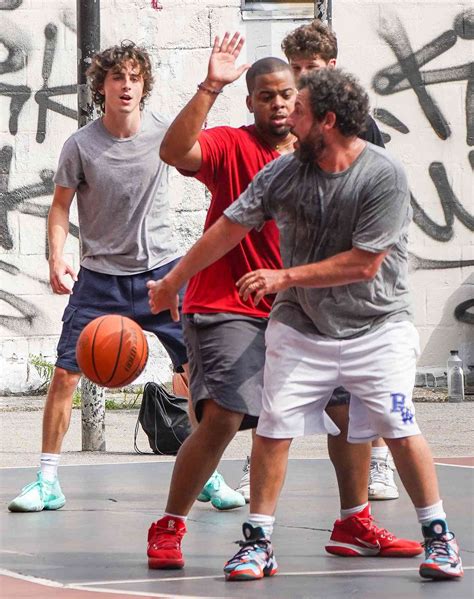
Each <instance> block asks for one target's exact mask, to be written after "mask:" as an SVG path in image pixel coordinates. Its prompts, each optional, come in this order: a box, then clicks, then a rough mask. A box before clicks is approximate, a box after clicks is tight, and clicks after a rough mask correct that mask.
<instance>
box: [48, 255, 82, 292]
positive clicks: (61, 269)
mask: <svg viewBox="0 0 474 599" xmlns="http://www.w3.org/2000/svg"><path fill="white" fill-rule="evenodd" d="M67 275H69V276H70V277H71V279H72V280H73V281H77V275H76V272H75V270H74V269H73V268H72V267H71V266H69V264H68V263H67V262H65V261H64V260H63V259H62V258H61V259H60V260H54V261H50V262H49V283H50V285H51V289H52V290H53V293H57V294H58V295H70V294H71V293H72V286H71V287H70V286H69V285H67V284H66V280H65V277H66V276H67Z"/></svg>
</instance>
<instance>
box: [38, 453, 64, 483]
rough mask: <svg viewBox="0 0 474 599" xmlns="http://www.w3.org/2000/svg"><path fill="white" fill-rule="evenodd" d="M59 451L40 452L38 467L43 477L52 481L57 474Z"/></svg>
mask: <svg viewBox="0 0 474 599" xmlns="http://www.w3.org/2000/svg"><path fill="white" fill-rule="evenodd" d="M60 457H61V454H59V453H42V454H41V457H40V468H41V474H42V475H43V478H44V479H45V480H47V481H49V482H53V481H54V479H55V478H56V477H57V475H58V466H59V458H60Z"/></svg>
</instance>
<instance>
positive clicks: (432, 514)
mask: <svg viewBox="0 0 474 599" xmlns="http://www.w3.org/2000/svg"><path fill="white" fill-rule="evenodd" d="M415 510H416V515H417V517H418V522H419V523H420V524H421V525H422V526H428V525H429V524H431V522H433V520H446V513H445V511H444V510H443V502H442V500H441V499H440V500H439V501H438V503H433V505H427V506H426V507H416V508H415Z"/></svg>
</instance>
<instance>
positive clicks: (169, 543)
mask: <svg viewBox="0 0 474 599" xmlns="http://www.w3.org/2000/svg"><path fill="white" fill-rule="evenodd" d="M182 538H183V534H182V533H180V532H179V531H177V532H173V533H169V532H167V531H166V530H164V529H162V528H158V527H157V526H155V527H153V528H152V529H151V531H150V534H149V540H148V543H149V544H150V545H151V546H152V547H154V548H156V549H175V548H176V545H179V542H180V541H181V539H182Z"/></svg>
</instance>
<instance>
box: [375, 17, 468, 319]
mask: <svg viewBox="0 0 474 599" xmlns="http://www.w3.org/2000/svg"><path fill="white" fill-rule="evenodd" d="M379 35H380V37H381V38H382V39H383V40H384V41H385V42H386V43H387V45H388V46H389V47H390V48H391V50H392V51H393V53H394V55H395V57H396V59H397V62H396V63H395V64H392V65H389V66H387V67H385V68H383V69H381V70H380V71H378V72H377V73H376V74H375V76H374V78H373V82H372V85H373V88H374V90H375V91H376V92H377V93H378V94H379V95H382V96H384V95H385V96H387V95H391V94H396V93H399V92H402V91H405V90H408V89H411V90H413V92H414V93H415V95H416V97H417V101H418V104H419V106H420V109H421V111H422V112H423V114H424V116H425V117H426V119H427V120H428V122H429V123H430V125H431V127H432V129H433V131H434V132H435V134H436V135H437V136H438V137H439V138H440V139H442V140H445V139H447V138H448V137H450V136H451V134H452V132H451V128H450V126H449V122H448V120H447V119H446V117H445V115H444V114H443V112H442V111H441V109H440V107H439V106H438V104H437V102H436V100H435V98H434V97H433V95H432V94H431V93H430V90H429V87H430V86H432V85H435V84H443V83H448V82H453V81H466V82H467V85H466V102H465V110H466V143H467V145H468V146H472V145H474V63H472V62H471V63H467V64H461V65H453V66H452V67H449V68H443V69H433V70H421V68H422V67H424V66H425V65H427V64H428V63H429V62H431V61H432V60H434V59H435V58H438V57H439V56H441V55H442V54H444V53H446V52H448V51H449V50H450V49H451V48H452V47H453V46H454V45H455V44H456V42H457V41H458V40H459V39H461V40H472V39H474V11H473V10H467V11H463V12H461V13H460V14H459V15H457V17H456V18H455V20H454V24H453V28H452V29H449V30H448V31H445V32H444V33H442V34H441V35H439V36H437V37H436V38H435V39H433V40H432V41H430V42H429V43H428V44H426V45H425V46H423V47H422V48H421V49H419V50H417V51H416V52H415V51H414V50H413V48H412V45H411V43H410V40H409V37H408V34H407V32H406V30H405V28H404V26H403V24H402V23H401V21H400V19H399V18H398V17H397V15H394V14H390V15H388V16H387V17H385V18H384V19H383V21H382V23H381V28H380V31H379ZM375 116H376V118H377V119H378V120H379V121H380V122H381V123H383V124H384V125H386V126H387V127H391V128H392V129H394V130H396V131H398V132H399V133H402V134H405V135H406V134H408V133H409V132H410V128H409V127H408V125H407V124H405V123H403V122H402V121H401V120H400V119H399V118H398V117H397V116H395V115H394V114H392V113H391V112H389V111H388V110H385V109H383V108H381V109H378V110H376V111H375ZM385 139H386V140H387V141H390V136H388V135H385ZM468 160H469V162H470V164H471V168H472V167H473V165H474V151H472V150H471V151H470V152H469V153H468ZM429 175H430V177H431V180H432V181H433V184H434V187H435V189H436V192H437V195H438V197H439V200H440V204H441V208H442V211H443V215H444V220H445V224H438V223H436V222H435V221H434V220H433V219H432V218H431V217H430V216H429V215H428V214H427V213H426V212H425V211H424V210H423V209H422V207H421V206H420V204H419V203H418V202H417V200H416V199H415V197H414V196H413V194H412V195H411V204H412V208H413V220H414V222H415V224H416V225H417V226H418V227H419V228H420V229H421V230H422V231H423V232H424V233H425V234H426V235H428V236H429V237H431V238H432V239H434V240H435V241H439V242H448V241H450V240H451V239H452V238H453V235H454V229H453V225H454V221H455V218H457V219H458V220H459V222H460V223H462V224H463V225H464V226H465V227H466V228H467V229H469V230H470V231H474V215H472V214H470V213H469V212H468V211H467V210H466V209H465V208H464V206H463V205H462V203H461V202H460V200H459V199H458V198H457V197H456V195H455V193H454V191H453V189H452V186H451V184H450V182H449V178H448V174H447V172H446V168H445V166H444V165H443V164H442V163H441V162H432V163H431V164H430V166H429ZM410 259H411V260H410V263H411V266H412V268H414V269H415V270H417V269H426V270H430V269H440V268H460V267H463V266H464V267H465V266H473V265H474V260H430V259H426V258H420V257H418V256H416V255H414V254H411V256H410ZM468 303H469V302H468ZM465 304H466V302H463V303H462V304H460V305H459V306H457V308H456V309H455V312H454V315H455V317H456V318H457V319H458V320H460V321H462V322H469V323H471V324H473V323H474V317H473V316H472V314H471V313H469V312H468V309H469V308H471V307H472V302H471V303H469V305H465Z"/></svg>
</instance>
